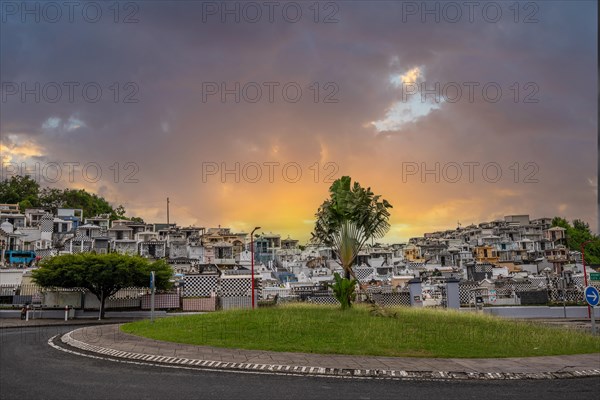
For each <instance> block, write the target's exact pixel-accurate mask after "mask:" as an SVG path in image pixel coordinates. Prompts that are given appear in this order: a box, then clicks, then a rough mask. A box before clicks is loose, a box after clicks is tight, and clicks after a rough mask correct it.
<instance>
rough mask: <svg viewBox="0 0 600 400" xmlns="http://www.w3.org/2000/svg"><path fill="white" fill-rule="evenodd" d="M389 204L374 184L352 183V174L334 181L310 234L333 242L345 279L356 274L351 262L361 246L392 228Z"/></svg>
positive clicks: (314, 238) (315, 239)
mask: <svg viewBox="0 0 600 400" xmlns="http://www.w3.org/2000/svg"><path fill="white" fill-rule="evenodd" d="M389 208H392V205H391V204H390V203H389V202H388V201H387V200H385V199H381V196H380V195H375V194H374V193H373V192H372V191H371V188H369V187H368V188H363V187H362V186H361V185H360V184H359V183H358V182H354V183H352V180H351V178H350V177H349V176H343V177H341V178H340V179H338V180H336V181H335V182H333V184H332V185H331V187H330V188H329V199H327V200H325V201H324V202H323V204H321V206H320V207H319V209H318V210H317V213H316V214H315V216H316V218H317V220H316V222H315V227H314V230H313V232H312V234H311V241H312V242H313V243H318V244H324V245H326V246H331V247H332V248H333V250H334V252H335V253H336V255H337V257H338V259H339V262H340V264H341V266H342V268H343V269H344V279H348V280H349V279H350V278H351V277H352V276H353V275H354V274H353V272H352V265H353V264H354V262H355V260H356V256H357V255H358V252H359V251H360V249H361V248H362V247H363V246H364V245H365V244H366V243H367V241H369V240H371V239H380V238H382V237H383V236H385V234H386V233H387V232H388V230H389V229H390V224H389V218H390V212H389V211H388V209H389Z"/></svg>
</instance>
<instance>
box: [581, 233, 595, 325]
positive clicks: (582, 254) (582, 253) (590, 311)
mask: <svg viewBox="0 0 600 400" xmlns="http://www.w3.org/2000/svg"><path fill="white" fill-rule="evenodd" d="M593 241H594V240H586V241H585V242H583V243H581V260H582V262H583V281H584V283H585V287H587V285H588V279H587V269H586V268H585V245H586V244H588V243H591V242H593ZM591 317H592V308H591V307H590V305H589V304H588V318H591Z"/></svg>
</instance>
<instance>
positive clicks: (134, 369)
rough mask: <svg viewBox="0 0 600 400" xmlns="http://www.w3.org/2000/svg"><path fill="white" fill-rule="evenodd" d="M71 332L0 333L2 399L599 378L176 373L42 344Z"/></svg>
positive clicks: (487, 391) (297, 393)
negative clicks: (453, 378)
mask: <svg viewBox="0 0 600 400" xmlns="http://www.w3.org/2000/svg"><path fill="white" fill-rule="evenodd" d="M71 329H73V328H70V327H59V326H55V327H47V328H23V329H1V330H0V398H1V399H2V400H8V399H19V400H29V399H42V398H44V399H60V400H67V399H78V400H82V399H86V400H87V399H178V400H179V399H211V400H212V399H261V400H265V399H344V400H347V399H401V398H408V399H461V400H465V399H486V400H487V399H508V398H519V399H530V398H531V399H533V398H535V399H544V400H550V399H593V398H596V395H597V394H598V393H600V378H587V379H568V380H544V381H470V382H465V381H453V382H440V381H430V382H415V381H386V380H353V379H336V378H310V377H298V376H271V375H256V374H244V373H231V372H205V371H197V370H196V371H191V370H177V369H169V368H162V367H155V366H142V365H132V364H123V363H117V362H113V361H106V360H97V359H91V358H87V357H81V356H77V355H72V354H67V353H64V352H62V351H58V350H56V349H53V348H51V347H50V346H48V344H47V340H48V339H49V338H50V337H52V336H53V335H55V334H57V333H62V332H66V331H68V330H71Z"/></svg>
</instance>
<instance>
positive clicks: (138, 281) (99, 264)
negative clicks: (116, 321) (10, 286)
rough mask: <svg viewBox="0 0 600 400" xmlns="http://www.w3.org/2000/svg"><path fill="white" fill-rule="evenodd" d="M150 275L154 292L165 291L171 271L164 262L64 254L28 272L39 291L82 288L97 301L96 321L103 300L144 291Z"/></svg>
mask: <svg viewBox="0 0 600 400" xmlns="http://www.w3.org/2000/svg"><path fill="white" fill-rule="evenodd" d="M150 271H155V276H156V281H155V282H156V288H157V289H166V288H168V287H170V285H171V283H170V282H169V280H170V278H171V276H172V274H173V270H172V269H171V267H170V266H169V265H168V264H167V263H166V262H165V261H164V260H158V261H155V262H149V261H148V260H146V259H145V258H142V257H138V256H128V255H122V254H117V253H110V254H95V253H82V254H66V255H61V256H56V257H52V258H48V259H46V260H43V261H42V263H41V268H39V269H36V270H34V271H33V272H32V275H33V280H34V282H35V283H37V284H38V285H40V286H42V287H46V288H48V287H64V288H85V289H87V290H89V291H90V292H91V293H93V294H94V295H95V296H96V297H97V298H98V300H99V301H100V318H104V312H105V311H104V303H105V301H106V299H107V298H108V297H110V296H112V295H114V294H115V293H117V292H118V291H119V290H121V289H123V288H127V287H147V286H148V285H149V282H150Z"/></svg>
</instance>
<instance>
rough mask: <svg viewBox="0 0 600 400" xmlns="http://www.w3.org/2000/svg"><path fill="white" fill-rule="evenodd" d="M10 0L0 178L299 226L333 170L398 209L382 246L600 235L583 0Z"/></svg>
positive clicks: (590, 55) (240, 227) (591, 27)
mask: <svg viewBox="0 0 600 400" xmlns="http://www.w3.org/2000/svg"><path fill="white" fill-rule="evenodd" d="M23 4H25V3H21V2H3V3H2V9H1V10H0V12H1V14H0V18H1V20H0V22H1V28H0V29H1V31H0V46H1V48H0V68H1V70H0V77H1V81H2V86H1V96H2V97H1V103H0V107H1V114H0V118H1V120H0V133H1V150H2V154H1V159H2V163H3V164H2V171H3V177H8V176H10V174H13V173H16V172H15V171H17V172H18V171H19V170H20V171H21V172H24V170H25V169H27V170H28V171H29V172H32V171H33V172H32V173H34V174H36V176H37V179H38V180H39V181H40V183H41V184H42V185H47V186H53V187H65V186H69V187H77V188H85V189H87V190H91V191H94V192H97V193H99V194H101V195H103V196H104V197H106V198H107V199H108V200H109V201H110V202H111V203H113V204H114V205H118V204H123V205H124V206H125V207H126V209H127V210H128V213H129V214H133V215H138V216H141V217H143V218H144V219H145V220H146V221H148V222H164V221H165V220H166V212H165V209H166V198H167V197H169V198H170V200H171V213H170V214H171V222H177V223H178V224H181V225H198V226H217V225H221V226H230V227H232V228H233V229H234V230H237V231H250V230H251V229H252V228H253V227H254V226H261V227H262V229H261V230H262V231H265V232H268V231H272V232H278V233H281V234H282V236H284V237H285V236H287V235H290V236H292V237H295V238H299V239H302V240H305V239H307V238H308V237H309V233H310V231H311V230H312V224H313V219H314V213H315V211H316V209H317V207H318V206H319V204H320V203H321V202H322V201H323V200H324V199H325V198H326V197H327V196H328V193H327V189H328V187H329V185H330V183H331V181H332V180H333V179H335V178H338V177H340V176H342V175H350V176H351V177H352V178H353V179H356V180H358V181H359V182H360V183H361V184H363V185H365V186H370V187H371V188H372V189H373V191H375V192H376V193H379V194H382V195H383V197H384V198H386V199H387V200H389V201H390V202H391V203H392V204H393V206H394V208H393V211H392V218H391V222H392V229H391V230H390V233H389V234H388V236H387V237H386V241H390V242H393V241H400V240H406V239H408V238H409V237H411V236H417V235H421V234H422V233H423V232H427V231H433V230H437V229H447V228H454V227H456V225H457V223H458V222H459V221H460V223H461V224H463V225H466V224H470V223H472V222H475V223H477V222H481V221H486V220H492V219H496V218H501V217H503V216H504V215H508V214H514V213H519V214H521V213H523V214H530V215H531V216H532V217H541V216H555V215H561V216H564V217H566V218H569V219H572V218H583V219H585V220H586V221H588V222H590V225H591V226H592V227H593V228H595V227H596V196H597V179H596V165H597V110H598V104H597V84H598V82H597V68H596V59H597V45H598V43H597V39H596V38H597V36H596V31H597V21H596V16H597V5H596V2H595V1H568V2H559V1H551V2H547V1H544V2H542V1H538V2H522V3H516V4H515V3H514V2H504V1H501V2H479V3H478V5H477V6H473V7H472V8H469V6H467V5H465V4H464V2H456V3H448V2H429V3H422V2H400V1H398V2H394V1H338V2H320V3H317V4H316V5H315V3H314V2H300V1H299V2H291V3H290V2H272V3H263V2H258V3H249V4H247V3H246V2H226V3H225V2H199V1H198V2H194V1H174V2H166V1H139V2H135V1H134V2H119V3H115V2H112V1H111V2H102V1H98V2H92V3H86V2H81V3H78V5H72V6H65V5H64V4H63V3H62V2H29V3H27V7H29V8H28V9H27V10H25V9H24V7H25V6H24V5H23ZM115 4H116V5H115ZM448 4H450V5H448ZM58 167H60V169H59V168H58ZM71 169H72V174H70V172H71ZM100 173H101V175H100Z"/></svg>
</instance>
